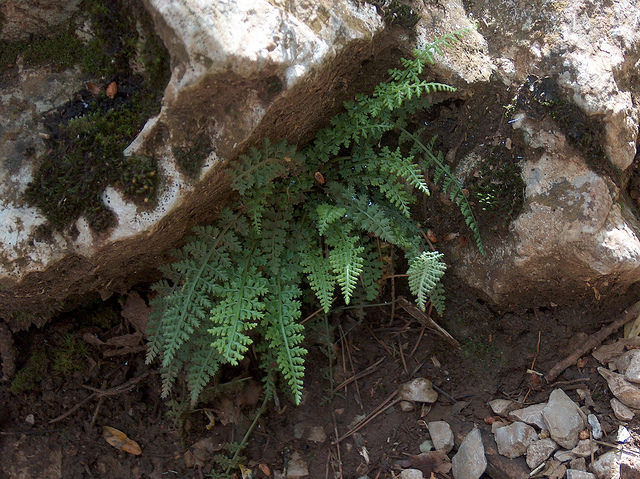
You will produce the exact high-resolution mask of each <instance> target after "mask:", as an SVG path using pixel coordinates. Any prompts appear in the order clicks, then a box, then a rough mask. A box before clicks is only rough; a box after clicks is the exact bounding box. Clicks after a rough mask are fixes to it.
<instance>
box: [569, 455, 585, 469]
mask: <svg viewBox="0 0 640 479" xmlns="http://www.w3.org/2000/svg"><path fill="white" fill-rule="evenodd" d="M569 469H573V470H576V471H586V470H587V461H586V460H585V458H584V457H576V458H574V459H571V461H570V462H569Z"/></svg>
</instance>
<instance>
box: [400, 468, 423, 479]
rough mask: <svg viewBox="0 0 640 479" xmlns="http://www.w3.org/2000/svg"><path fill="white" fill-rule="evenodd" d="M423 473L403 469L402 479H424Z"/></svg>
mask: <svg viewBox="0 0 640 479" xmlns="http://www.w3.org/2000/svg"><path fill="white" fill-rule="evenodd" d="M423 478H424V475H423V474H422V471H420V470H418V469H403V470H402V472H400V479H423Z"/></svg>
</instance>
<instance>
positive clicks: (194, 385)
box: [185, 328, 223, 404]
mask: <svg viewBox="0 0 640 479" xmlns="http://www.w3.org/2000/svg"><path fill="white" fill-rule="evenodd" d="M189 346H190V354H189V362H188V363H187V364H186V366H185V372H186V379H187V386H188V387H189V393H190V396H191V404H196V402H197V401H198V397H199V396H200V393H201V392H202V390H203V389H204V387H205V386H206V385H207V384H208V383H209V381H210V380H211V378H212V377H214V376H215V375H216V374H217V373H218V370H219V369H220V364H221V363H222V360H223V358H222V357H221V356H220V354H219V353H218V351H217V350H216V349H214V348H212V347H211V339H210V336H209V335H208V334H207V331H206V328H202V329H201V330H200V331H198V333H197V334H194V335H193V337H192V343H191V344H190V345H189Z"/></svg>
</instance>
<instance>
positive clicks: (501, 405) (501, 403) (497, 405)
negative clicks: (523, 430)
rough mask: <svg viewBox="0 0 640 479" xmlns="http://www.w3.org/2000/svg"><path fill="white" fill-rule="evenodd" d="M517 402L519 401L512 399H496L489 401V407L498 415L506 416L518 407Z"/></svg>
mask: <svg viewBox="0 0 640 479" xmlns="http://www.w3.org/2000/svg"><path fill="white" fill-rule="evenodd" d="M517 404H518V403H516V402H515V401H512V400H510V399H494V400H493V401H489V407H490V408H491V410H492V411H493V413H494V414H497V415H498V416H506V415H507V414H509V412H510V411H513V410H514V409H515V408H516V407H517Z"/></svg>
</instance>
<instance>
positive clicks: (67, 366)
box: [52, 334, 88, 374]
mask: <svg viewBox="0 0 640 479" xmlns="http://www.w3.org/2000/svg"><path fill="white" fill-rule="evenodd" d="M87 355H88V351H87V346H86V345H85V343H84V342H82V341H79V340H78V339H77V338H76V337H75V336H74V335H73V334H65V335H64V336H63V338H62V344H61V345H60V348H59V349H58V350H56V352H55V354H54V356H53V366H52V367H53V370H54V371H55V372H57V373H60V374H69V373H71V372H73V371H78V370H80V369H82V366H83V360H84V359H85V358H86V357H87Z"/></svg>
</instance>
